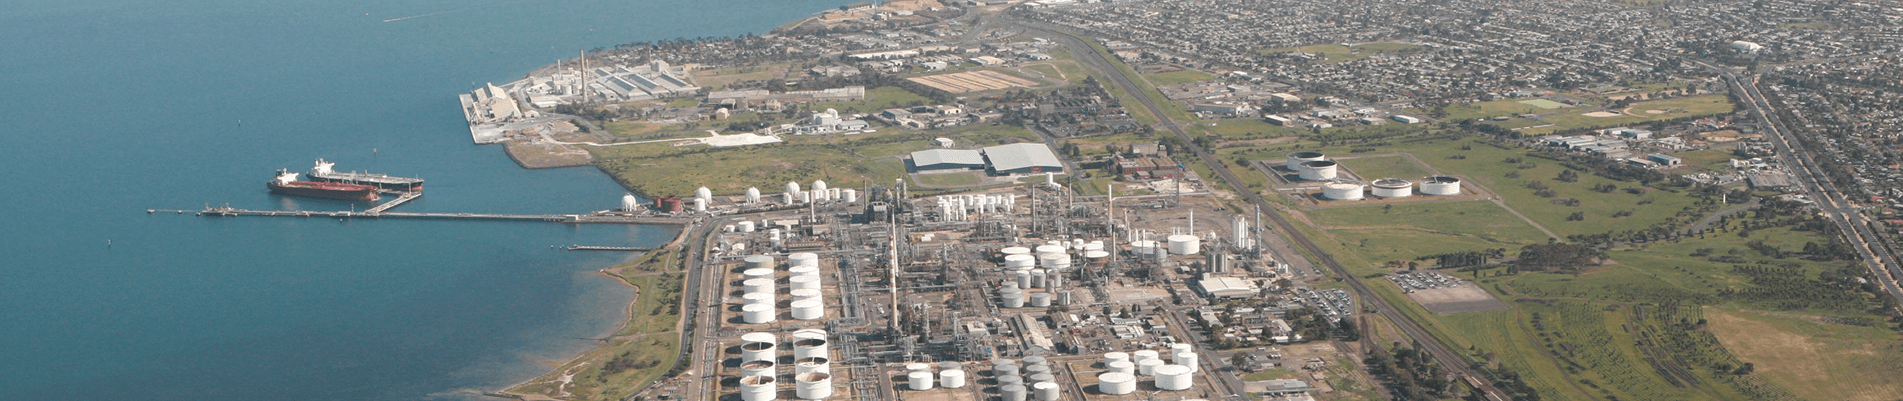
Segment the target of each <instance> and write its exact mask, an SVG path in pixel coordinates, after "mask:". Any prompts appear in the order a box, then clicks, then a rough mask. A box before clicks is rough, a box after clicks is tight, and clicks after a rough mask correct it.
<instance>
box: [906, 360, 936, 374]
mask: <svg viewBox="0 0 1903 401" xmlns="http://www.w3.org/2000/svg"><path fill="white" fill-rule="evenodd" d="M931 371H932V364H929V363H919V362H912V363H908V364H905V373H912V372H931Z"/></svg>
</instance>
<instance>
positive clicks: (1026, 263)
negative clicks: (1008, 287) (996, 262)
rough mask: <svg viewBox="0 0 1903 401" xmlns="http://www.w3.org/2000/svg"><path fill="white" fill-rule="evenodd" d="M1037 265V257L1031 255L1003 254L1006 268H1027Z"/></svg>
mask: <svg viewBox="0 0 1903 401" xmlns="http://www.w3.org/2000/svg"><path fill="white" fill-rule="evenodd" d="M1036 266H1037V257H1036V256H1031V255H1004V268H1005V269H1007V270H1027V269H1030V268H1032V267H1036Z"/></svg>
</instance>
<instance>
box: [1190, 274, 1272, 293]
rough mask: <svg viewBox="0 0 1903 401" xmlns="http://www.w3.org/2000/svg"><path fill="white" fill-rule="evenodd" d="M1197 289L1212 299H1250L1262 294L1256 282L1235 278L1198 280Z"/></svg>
mask: <svg viewBox="0 0 1903 401" xmlns="http://www.w3.org/2000/svg"><path fill="white" fill-rule="evenodd" d="M1196 287H1197V288H1200V289H1202V291H1203V294H1204V295H1207V296H1209V297H1212V298H1248V297H1253V296H1255V295H1256V294H1257V293H1260V292H1262V289H1261V288H1258V287H1256V285H1255V282H1254V281H1249V280H1244V279H1239V278H1235V277H1210V278H1205V279H1202V280H1196Z"/></svg>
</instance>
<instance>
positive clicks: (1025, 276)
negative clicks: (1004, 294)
mask: <svg viewBox="0 0 1903 401" xmlns="http://www.w3.org/2000/svg"><path fill="white" fill-rule="evenodd" d="M1016 277H1017V280H1018V281H1017V283H1018V288H1032V287H1031V271H1029V270H1019V271H1018V272H1017V274H1016Z"/></svg>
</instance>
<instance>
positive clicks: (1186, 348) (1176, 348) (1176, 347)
mask: <svg viewBox="0 0 1903 401" xmlns="http://www.w3.org/2000/svg"><path fill="white" fill-rule="evenodd" d="M1195 350H1196V346H1193V345H1189V343H1174V344H1170V354H1171V355H1175V354H1177V353H1183V352H1191V351H1195Z"/></svg>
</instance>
